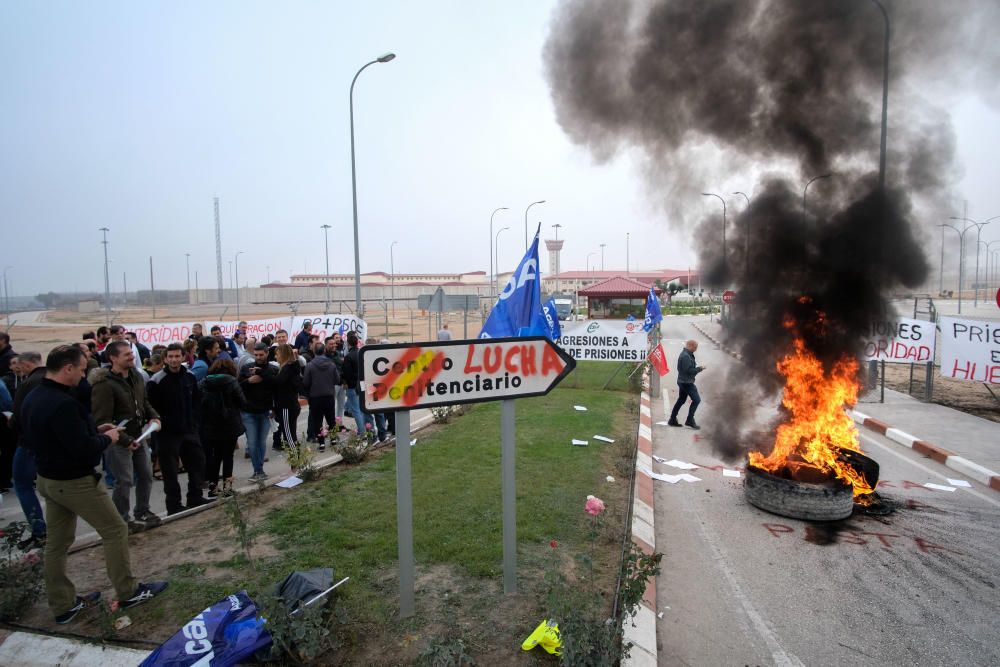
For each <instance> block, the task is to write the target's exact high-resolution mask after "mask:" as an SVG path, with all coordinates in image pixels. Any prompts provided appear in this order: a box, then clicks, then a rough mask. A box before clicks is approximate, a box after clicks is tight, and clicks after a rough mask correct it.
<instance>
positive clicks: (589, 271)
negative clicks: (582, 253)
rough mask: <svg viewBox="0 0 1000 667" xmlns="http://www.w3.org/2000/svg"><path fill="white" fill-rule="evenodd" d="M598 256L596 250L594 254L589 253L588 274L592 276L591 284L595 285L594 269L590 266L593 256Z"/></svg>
mask: <svg viewBox="0 0 1000 667" xmlns="http://www.w3.org/2000/svg"><path fill="white" fill-rule="evenodd" d="M596 254H597V251H596V250H595V251H594V252H588V253H587V273H589V274H590V282H591V284H593V282H594V270H593V268H592V267H591V266H590V258H591V257H592V256H594V255H596Z"/></svg>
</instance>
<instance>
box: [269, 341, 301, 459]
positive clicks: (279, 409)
mask: <svg viewBox="0 0 1000 667" xmlns="http://www.w3.org/2000/svg"><path fill="white" fill-rule="evenodd" d="M274 359H275V361H277V362H278V366H279V368H278V375H277V376H276V377H275V378H274V382H273V384H272V385H271V386H272V387H274V419H275V421H277V422H278V431H279V433H280V435H281V439H282V440H284V442H285V446H286V447H287V446H295V447H298V446H299V436H298V432H297V426H298V421H299V413H300V412H301V411H302V408H301V407H299V392H300V391H301V390H302V366H301V365H299V360H298V359H297V358H296V356H295V350H294V348H292V346H291V345H289V344H288V343H285V344H283V345H279V346H278V347H277V348H275V350H274Z"/></svg>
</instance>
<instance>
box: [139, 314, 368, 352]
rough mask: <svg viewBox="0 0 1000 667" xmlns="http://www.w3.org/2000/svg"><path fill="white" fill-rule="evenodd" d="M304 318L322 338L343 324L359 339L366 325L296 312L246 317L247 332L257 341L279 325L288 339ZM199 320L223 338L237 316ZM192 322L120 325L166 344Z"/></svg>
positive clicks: (182, 335)
mask: <svg viewBox="0 0 1000 667" xmlns="http://www.w3.org/2000/svg"><path fill="white" fill-rule="evenodd" d="M306 320H309V321H311V322H312V323H313V333H314V334H316V335H318V336H320V337H321V339H325V338H326V337H327V336H332V335H333V334H334V332H337V331H340V329H341V327H343V329H344V333H346V332H348V331H356V332H358V337H359V338H361V340H364V339H365V336H366V335H367V333H368V325H367V324H366V323H365V321H364V320H362V319H359V318H357V317H355V316H354V315H299V316H296V317H274V318H270V319H266V320H247V330H246V334H247V336H248V337H250V338H256V339H257V340H258V341H259V340H260V339H261V338H263V337H264V336H266V335H267V334H271V335H272V336H273V335H274V334H275V332H276V331H278V330H279V329H284V330H285V331H287V332H288V338H289V341H293V340H295V336H296V335H297V334H298V333H299V331H301V330H302V323H303V322H305V321H306ZM200 323H201V324H202V326H203V333H205V334H208V333H210V332H211V331H212V327H213V326H218V327H219V328H221V329H222V335H223V336H225V337H226V338H232V336H233V332H235V331H236V327H237V326H238V325H239V322H238V321H236V320H227V321H225V322H222V321H218V320H202V321H201V322H200ZM194 324H195V323H194V322H152V323H148V324H132V323H124V322H123V323H122V326H124V327H125V330H126V331H134V332H135V335H136V338H138V340H139V342H140V343H142V344H143V345H146V346H149V347H152V346H153V345H156V344H162V345H167V344H169V343H181V342H183V341H184V339H186V338H187V337H188V336H190V335H191V328H192V327H193V326H194Z"/></svg>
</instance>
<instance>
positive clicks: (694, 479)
mask: <svg viewBox="0 0 1000 667" xmlns="http://www.w3.org/2000/svg"><path fill="white" fill-rule="evenodd" d="M677 478H678V479H683V480H684V481H685V482H700V481H701V477H695V476H694V475H689V474H688V473H684V474H682V475H677Z"/></svg>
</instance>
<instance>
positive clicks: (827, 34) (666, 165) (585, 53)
mask: <svg viewBox="0 0 1000 667" xmlns="http://www.w3.org/2000/svg"><path fill="white" fill-rule="evenodd" d="M883 4H884V5H885V7H886V10H887V12H888V15H889V16H890V17H891V20H892V25H893V38H892V50H891V63H890V70H889V71H890V75H891V83H890V100H889V105H890V106H889V108H890V128H889V135H888V137H889V138H888V146H889V152H888V169H887V176H888V178H887V185H886V187H885V188H881V187H880V186H879V177H878V164H879V138H880V130H881V104H882V80H883V79H882V77H883V71H884V68H883V35H884V32H883V31H884V23H883V19H882V14H881V12H880V10H879V8H878V6H877V5H876V3H874V2H872V1H871V0H827V1H823V0H810V1H806V0H758V1H753V0H614V1H611V0H568V1H566V2H563V3H562V4H561V5H560V6H559V8H558V9H557V10H556V12H555V14H554V18H553V22H552V28H551V33H550V36H549V40H548V43H547V44H546V47H545V53H544V58H545V64H546V68H547V75H548V80H549V83H550V87H551V90H552V96H553V100H554V102H555V108H556V113H557V117H558V119H559V122H560V124H561V125H562V127H563V128H564V130H565V131H566V132H567V134H568V135H569V136H570V137H571V138H572V139H573V140H575V141H577V142H578V143H581V144H583V145H586V146H587V147H589V148H590V150H591V151H592V152H593V154H594V155H595V156H596V157H597V158H598V159H602V160H606V159H610V158H611V157H613V156H614V155H616V154H617V153H619V152H623V151H626V150H634V152H635V153H637V154H638V155H639V156H640V158H641V159H642V161H643V172H644V174H646V178H647V182H648V186H649V191H650V193H651V195H652V197H653V198H654V199H655V201H657V202H658V203H659V204H660V205H661V206H662V208H663V210H664V212H665V216H666V218H667V220H668V222H669V223H670V224H671V225H672V227H673V228H674V229H675V230H677V231H678V232H681V233H683V232H686V233H688V234H690V235H693V238H694V239H695V242H696V243H697V244H698V247H699V249H700V250H699V253H700V257H701V267H702V270H703V271H704V272H705V277H706V278H707V279H708V283H709V284H711V285H715V286H716V287H732V288H733V289H735V290H736V291H737V293H738V294H739V301H740V303H739V305H738V307H737V309H736V314H737V315H738V317H737V318H735V320H734V321H733V322H732V324H731V326H730V328H729V336H730V342H731V344H733V345H735V346H738V347H739V348H740V349H741V351H742V355H743V360H744V362H745V363H744V364H743V365H736V366H734V369H733V370H732V371H731V372H730V374H729V376H728V377H727V379H726V390H725V395H724V397H723V399H722V402H723V403H724V405H723V406H719V407H720V408H721V409H719V411H718V413H717V414H720V415H725V418H724V419H723V418H719V419H716V420H713V421H714V422H715V424H714V427H713V429H712V430H711V431H710V432H709V433H708V434H707V435H708V436H709V439H710V440H711V442H712V444H713V446H714V447H715V449H716V450H717V452H718V453H719V454H720V455H721V456H723V457H724V458H726V459H735V458H738V457H742V456H744V455H745V453H746V451H747V449H758V448H761V447H764V448H765V449H766V447H767V442H760V438H753V437H750V436H749V435H748V434H747V433H745V432H742V429H743V428H744V427H745V425H748V424H749V417H750V416H751V414H752V412H753V411H754V410H755V409H756V408H755V406H756V405H758V404H759V403H758V401H759V399H760V395H761V393H764V394H768V395H773V394H774V393H775V392H776V391H777V390H778V389H779V388H780V386H781V385H782V378H780V377H779V376H778V374H777V371H776V368H775V364H776V362H777V360H778V359H780V358H781V357H783V356H784V355H785V354H786V353H787V352H788V350H789V346H790V342H791V335H792V334H791V332H790V330H789V329H788V328H787V327H786V326H785V325H784V322H785V319H786V317H787V316H789V315H791V316H793V317H794V318H795V320H796V321H797V322H799V323H800V326H799V332H800V333H801V334H802V335H803V336H804V338H805V339H806V342H807V344H808V347H809V349H811V350H812V351H813V352H814V353H815V354H816V355H817V356H818V357H819V358H820V359H821V360H822V361H823V362H824V363H826V364H828V368H829V365H832V364H833V363H834V362H836V361H838V360H840V359H841V358H842V357H843V356H844V355H851V356H857V355H858V353H859V352H860V344H861V341H862V338H863V336H864V334H865V332H866V330H867V329H868V327H869V325H870V322H871V321H872V320H873V319H877V318H878V317H880V316H883V315H884V314H885V313H886V312H887V311H888V300H887V299H888V297H889V295H890V293H891V292H892V290H894V289H898V288H900V287H905V288H914V287H918V286H920V285H921V284H922V283H923V282H924V281H925V279H926V277H927V270H928V267H927V261H926V259H925V257H924V253H923V251H922V249H921V243H922V241H923V239H924V236H925V231H924V230H923V229H922V228H921V226H920V225H918V224H916V220H918V219H919V211H921V210H927V209H930V208H933V207H935V206H940V203H941V201H942V200H943V199H944V197H945V195H946V189H947V186H948V185H949V183H950V182H951V180H952V179H953V178H954V177H955V171H954V169H953V167H952V164H951V162H952V158H953V153H954V137H953V133H952V130H951V126H950V123H949V119H948V117H947V115H946V114H945V113H943V112H942V111H941V110H940V109H938V108H936V107H934V106H933V105H931V104H930V103H928V102H927V100H925V99H923V98H922V97H921V96H920V94H918V91H917V90H916V87H915V86H914V83H915V82H920V83H921V84H923V85H924V88H925V89H927V87H928V86H932V85H934V84H935V82H940V81H941V80H943V79H944V78H948V79H949V81H950V82H951V83H952V84H954V83H955V82H956V81H959V80H961V81H964V82H968V83H969V84H970V85H975V84H978V85H984V84H985V85H986V86H988V88H987V89H986V90H984V91H983V92H984V95H985V96H986V97H987V98H989V99H996V77H995V75H993V73H994V72H996V71H997V70H998V67H997V66H998V65H1000V49H998V48H997V46H995V45H994V44H995V43H1000V40H995V39H994V37H993V35H991V34H989V33H990V31H991V30H992V27H991V26H996V25H997V18H998V17H1000V11H998V8H1000V3H995V2H990V1H989V0H982V1H981V2H974V1H972V0H966V1H964V2H957V3H951V2H949V3H943V2H940V1H939V0H907V1H906V2H892V1H891V0H884V1H883ZM973 45H977V46H973ZM973 49H975V50H973ZM969 63H975V66H974V67H970V66H969ZM919 92H923V91H919ZM827 173H829V174H831V176H830V177H829V178H825V179H822V180H819V181H816V182H815V183H814V184H813V186H812V187H811V189H810V190H809V199H808V202H807V201H806V200H805V198H804V196H803V185H804V183H805V182H806V181H808V180H809V179H810V178H812V177H814V176H820V175H822V174H827ZM734 178H736V179H738V178H742V179H744V181H746V180H749V179H754V180H756V187H755V188H754V191H753V193H752V199H751V202H750V205H749V206H747V205H746V203H745V201H744V200H743V199H742V198H741V197H734V196H730V192H729V191H730V190H734V189H737V190H738V189H740V188H738V187H732V188H726V189H725V191H723V190H722V189H721V185H717V184H719V183H723V182H729V181H732V180H733V179H734ZM746 187H749V186H746ZM706 191H714V192H718V193H719V194H721V195H722V196H723V197H724V198H726V200H727V204H728V210H729V213H730V215H729V217H728V226H727V231H726V236H727V244H726V256H725V257H724V256H723V253H722V244H721V242H720V239H721V229H722V215H721V213H722V212H721V210H720V211H718V212H717V213H716V212H714V211H713V213H712V214H711V215H709V216H707V217H704V218H702V219H700V220H698V219H693V217H692V215H691V214H690V213H689V211H691V210H695V211H703V210H705V209H704V202H703V199H704V198H703V197H702V196H701V193H702V192H706ZM715 201H716V200H714V198H713V200H712V206H713V207H714V206H715ZM720 208H721V207H720ZM734 211H737V212H738V214H736V215H734V214H733V212H734ZM935 212H936V214H937V217H936V218H935V219H934V222H937V221H938V220H939V219H940V217H941V215H942V209H940V208H938V209H935ZM803 297H806V298H803ZM716 400H719V399H718V398H717V399H716Z"/></svg>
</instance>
